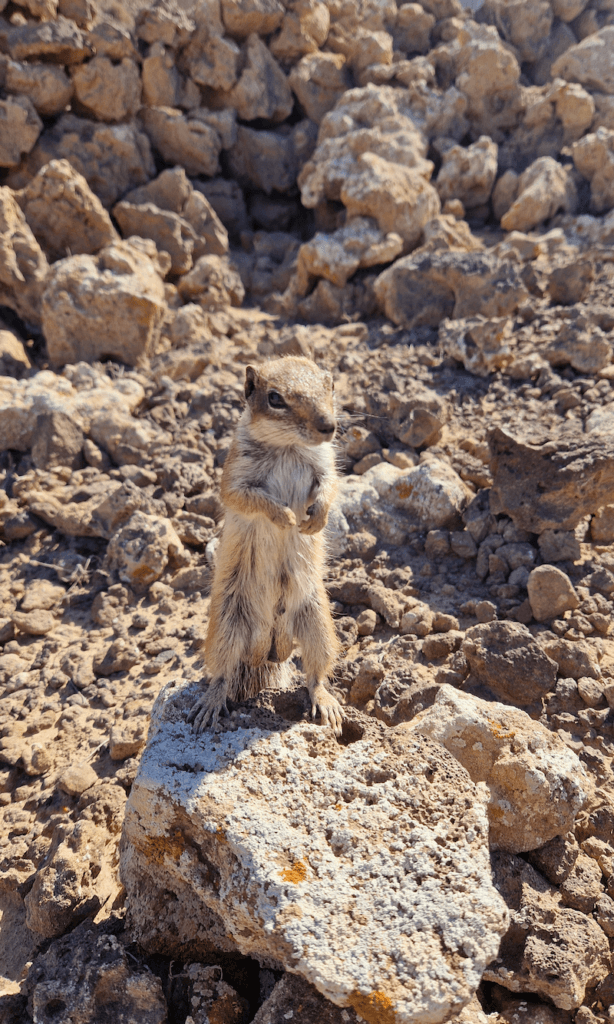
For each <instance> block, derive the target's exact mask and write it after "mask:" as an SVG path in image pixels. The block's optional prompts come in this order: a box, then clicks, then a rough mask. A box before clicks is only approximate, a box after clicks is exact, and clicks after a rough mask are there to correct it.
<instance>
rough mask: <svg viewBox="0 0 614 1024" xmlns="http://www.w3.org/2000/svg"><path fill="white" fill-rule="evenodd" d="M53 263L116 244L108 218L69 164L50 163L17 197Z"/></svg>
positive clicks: (114, 232)
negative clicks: (67, 256) (65, 257)
mask: <svg viewBox="0 0 614 1024" xmlns="http://www.w3.org/2000/svg"><path fill="white" fill-rule="evenodd" d="M16 199H17V202H18V203H19V205H20V206H21V209H22V210H23V212H24V215H25V218H26V220H27V222H28V224H29V225H30V228H31V229H32V232H33V234H34V236H35V237H36V239H37V241H38V242H39V243H40V245H41V246H42V248H43V249H44V251H45V253H46V255H47V257H48V258H49V259H50V260H52V261H53V260H57V259H61V258H62V257H63V256H66V254H67V252H68V253H70V254H71V255H73V256H75V255H77V254H78V253H95V252H98V250H99V249H102V247H103V246H104V245H109V243H111V242H114V241H116V240H117V232H116V231H115V228H114V227H113V224H112V222H111V218H110V217H109V214H108V213H107V211H106V210H105V208H104V207H103V205H102V203H101V202H100V199H99V198H98V196H96V195H94V193H93V192H92V191H91V189H90V188H89V185H88V184H87V181H86V180H85V178H84V177H83V175H82V174H79V173H78V171H75V170H74V169H73V167H71V165H70V163H69V162H68V160H51V161H50V163H48V164H46V165H45V166H44V167H43V168H41V170H40V171H39V172H38V174H36V175H35V176H34V178H32V181H30V182H29V183H28V184H27V185H26V187H25V188H24V189H22V191H21V192H18V193H17V195H16Z"/></svg>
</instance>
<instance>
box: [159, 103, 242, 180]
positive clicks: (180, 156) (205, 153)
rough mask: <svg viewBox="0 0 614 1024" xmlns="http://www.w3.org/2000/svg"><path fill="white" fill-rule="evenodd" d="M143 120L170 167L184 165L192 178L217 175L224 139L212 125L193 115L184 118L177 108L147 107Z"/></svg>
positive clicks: (192, 113)
mask: <svg viewBox="0 0 614 1024" xmlns="http://www.w3.org/2000/svg"><path fill="white" fill-rule="evenodd" d="M140 118H141V121H142V124H143V128H144V129H145V131H146V133H147V135H148V137H149V139H150V141H151V144H152V146H153V147H154V148H155V149H157V150H158V152H159V153H160V155H161V156H162V158H163V159H164V160H166V161H167V162H168V163H173V164H175V163H176V164H180V165H181V166H182V167H184V168H185V170H186V171H187V173H188V174H206V175H207V176H208V177H212V176H213V175H214V174H217V172H218V170H219V166H218V158H219V155H220V152H221V149H222V139H221V138H220V134H219V132H218V131H216V129H215V128H214V127H212V125H211V124H207V122H206V121H205V120H203V119H201V118H199V117H196V116H195V114H194V112H193V111H192V112H190V113H186V114H184V113H182V111H181V110H177V109H175V108H173V107H144V108H143V109H142V111H141V114H140ZM139 184H141V182H139Z"/></svg>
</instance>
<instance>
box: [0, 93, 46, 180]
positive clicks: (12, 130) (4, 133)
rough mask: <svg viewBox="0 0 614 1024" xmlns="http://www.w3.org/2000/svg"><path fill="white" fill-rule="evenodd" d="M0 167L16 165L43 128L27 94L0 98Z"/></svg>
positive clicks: (31, 146) (30, 147) (28, 150)
mask: <svg viewBox="0 0 614 1024" xmlns="http://www.w3.org/2000/svg"><path fill="white" fill-rule="evenodd" d="M0 128H1V131H0V167H17V166H18V164H19V161H20V160H21V158H22V156H23V155H24V154H25V153H29V152H30V150H31V149H32V148H33V146H34V144H35V142H36V140H37V139H38V137H39V135H40V133H41V131H42V130H43V122H42V121H41V119H40V117H39V116H38V114H37V113H36V110H35V108H34V104H33V103H32V100H31V99H30V98H29V97H28V96H7V98H6V99H4V100H0Z"/></svg>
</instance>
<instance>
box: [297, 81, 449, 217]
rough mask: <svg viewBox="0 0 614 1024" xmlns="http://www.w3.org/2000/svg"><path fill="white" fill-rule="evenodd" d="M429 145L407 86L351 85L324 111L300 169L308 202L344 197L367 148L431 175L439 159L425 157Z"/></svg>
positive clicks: (309, 205)
mask: <svg viewBox="0 0 614 1024" xmlns="http://www.w3.org/2000/svg"><path fill="white" fill-rule="evenodd" d="M426 150H427V142H426V139H425V137H424V135H423V134H422V132H421V131H420V130H419V129H418V128H417V127H416V124H415V122H414V121H413V120H412V117H411V107H409V104H407V103H406V101H404V97H403V95H402V91H401V90H399V89H393V88H391V87H390V86H374V85H368V86H366V87H365V88H363V89H350V90H349V91H348V92H346V93H345V94H344V95H343V97H342V99H341V100H340V101H339V103H337V106H336V107H335V109H334V110H331V111H330V112H329V113H328V114H326V115H325V116H324V118H323V120H322V123H321V125H320V131H319V134H318V145H317V148H316V150H315V152H314V154H313V157H312V159H311V160H309V161H308V162H307V163H306V164H305V166H304V167H303V169H302V171H301V173H300V174H299V177H298V184H299V187H300V190H301V198H302V202H303V205H304V206H306V207H307V208H308V209H313V208H314V207H315V206H317V205H318V203H320V202H322V200H323V199H333V200H340V199H341V189H342V187H343V185H344V183H345V181H346V179H347V178H348V177H349V175H350V174H352V173H355V172H356V171H357V170H358V158H359V157H360V156H361V155H362V154H363V153H368V152H370V153H374V154H375V155H376V156H380V157H381V158H382V160H386V161H388V162H389V163H395V164H399V165H401V166H403V167H404V168H416V170H418V171H419V172H421V173H422V174H423V175H424V177H425V178H428V177H429V176H430V174H431V171H432V167H433V165H432V163H431V162H430V161H427V160H426V159H425V154H426ZM436 212H437V211H436Z"/></svg>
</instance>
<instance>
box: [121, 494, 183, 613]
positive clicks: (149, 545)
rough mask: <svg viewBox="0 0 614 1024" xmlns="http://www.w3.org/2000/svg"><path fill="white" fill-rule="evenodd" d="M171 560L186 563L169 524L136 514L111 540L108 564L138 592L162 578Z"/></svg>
mask: <svg viewBox="0 0 614 1024" xmlns="http://www.w3.org/2000/svg"><path fill="white" fill-rule="evenodd" d="M169 559H172V560H173V561H174V562H175V563H176V564H181V562H182V561H183V562H184V563H185V557H184V548H183V544H182V543H181V541H180V540H179V537H178V536H177V534H176V533H175V530H174V529H173V527H172V525H171V523H170V521H169V520H167V519H162V518H160V517H156V516H151V515H147V514H146V513H144V512H135V513H134V514H133V515H132V516H131V517H130V519H129V520H128V522H127V523H126V525H125V526H123V527H122V528H121V530H119V531H118V532H117V533H115V534H114V535H113V537H112V538H111V542H110V544H109V546H108V548H107V555H106V563H105V564H106V566H107V570H108V571H110V572H113V573H115V574H116V575H117V577H118V579H119V580H121V582H122V583H128V584H129V585H130V586H131V587H132V588H133V589H134V590H136V591H137V593H138V592H139V591H143V590H145V588H146V587H148V586H149V584H151V583H153V582H154V581H155V580H157V579H159V578H160V576H161V575H162V573H163V572H164V570H165V568H166V566H167V565H168V562H169Z"/></svg>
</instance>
